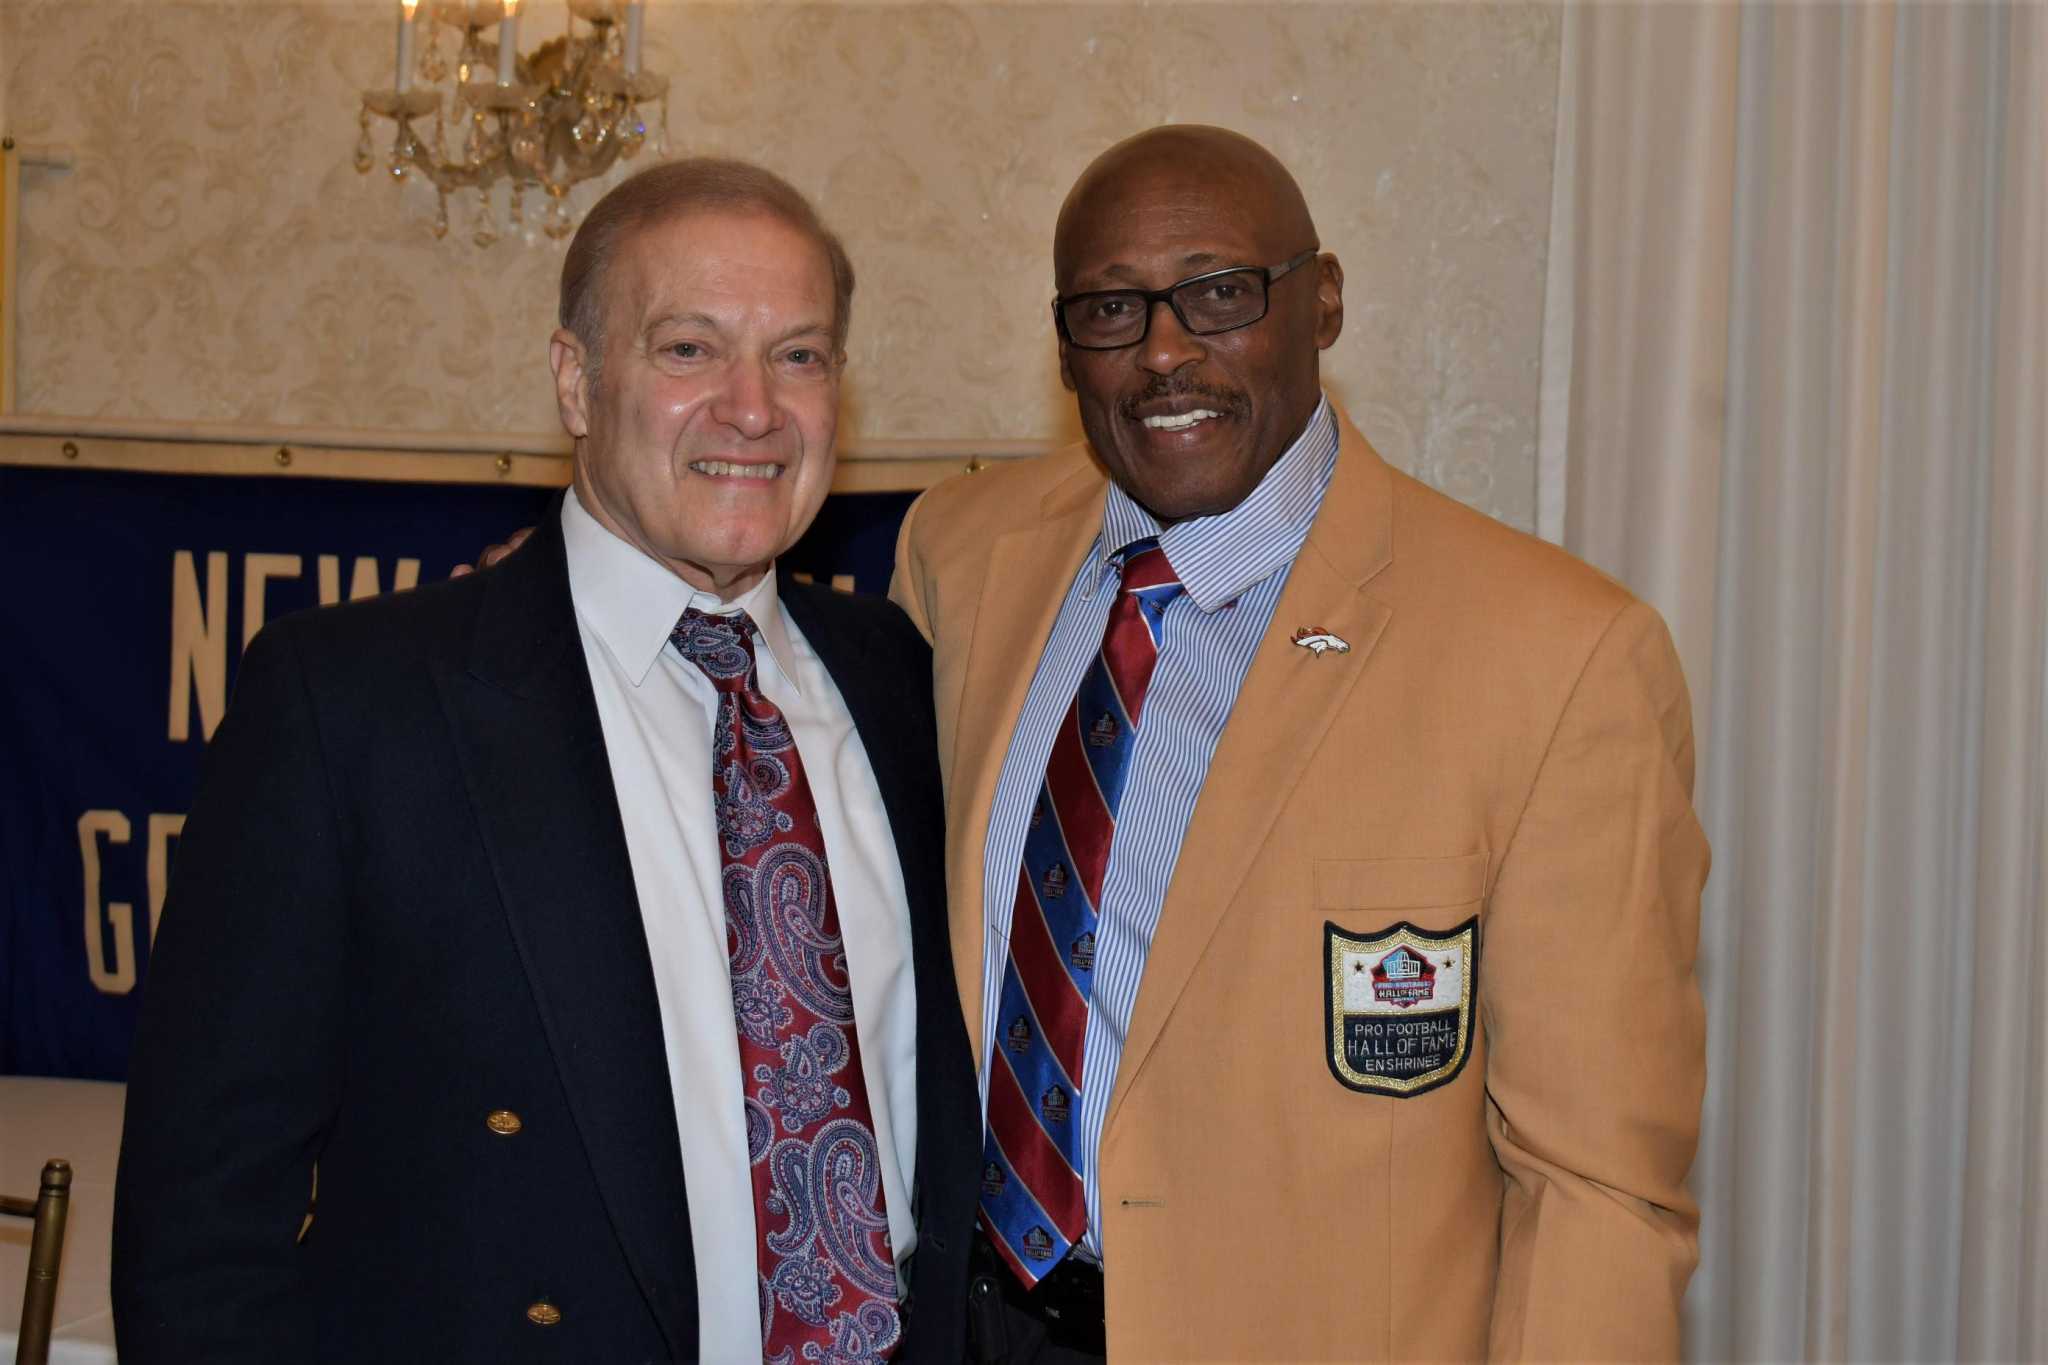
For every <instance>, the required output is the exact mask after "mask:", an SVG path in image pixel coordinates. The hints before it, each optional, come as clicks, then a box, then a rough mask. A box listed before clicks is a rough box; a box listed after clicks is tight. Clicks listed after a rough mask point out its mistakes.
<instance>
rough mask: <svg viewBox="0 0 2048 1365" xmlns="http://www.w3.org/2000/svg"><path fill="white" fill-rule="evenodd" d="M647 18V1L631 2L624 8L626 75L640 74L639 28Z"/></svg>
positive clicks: (635, 0)
mask: <svg viewBox="0 0 2048 1365" xmlns="http://www.w3.org/2000/svg"><path fill="white" fill-rule="evenodd" d="M646 17H647V0H631V2H630V3H629V4H628V5H627V6H626V74H627V75H628V76H637V75H639V74H640V28H641V25H642V23H643V22H644V21H645V19H646Z"/></svg>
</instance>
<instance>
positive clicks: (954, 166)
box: [0, 0, 1559, 527]
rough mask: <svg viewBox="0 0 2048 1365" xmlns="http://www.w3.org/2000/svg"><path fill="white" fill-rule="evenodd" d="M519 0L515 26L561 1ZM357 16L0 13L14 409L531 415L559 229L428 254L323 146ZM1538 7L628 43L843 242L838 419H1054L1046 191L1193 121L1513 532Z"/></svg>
mask: <svg viewBox="0 0 2048 1365" xmlns="http://www.w3.org/2000/svg"><path fill="white" fill-rule="evenodd" d="M528 9H529V14H530V17H529V18H528V20H527V21H526V45H527V46H528V47H529V48H530V47H531V46H532V45H533V44H534V43H535V42H537V41H538V40H539V38H540V37H541V36H544V35H545V34H546V33H548V32H550V31H551V30H552V28H553V26H554V25H556V24H558V23H560V22H561V20H560V17H559V16H561V15H562V14H563V12H564V7H563V5H562V3H561V0H530V3H529V6H528ZM393 26H394V25H393V13H392V10H391V7H390V6H387V5H385V4H383V3H368V0H307V2H306V3H279V2H278V0H261V2H260V3H258V2H255V0H242V2H241V3H189V2H187V0H0V66H4V68H5V70H4V72H0V98H4V101H5V107H4V115H5V126H6V128H7V130H8V131H10V132H11V133H13V134H14V136H15V137H16V138H18V139H21V140H24V141H32V142H40V143H58V144H65V145H68V146H70V147H71V148H72V149H73V150H74V151H75V153H76V162H75V165H74V166H73V167H72V168H71V169H69V170H47V169H35V168H30V169H29V170H27V171H26V173H25V175H24V187H23V196H22V197H23V203H22V212H21V220H20V222H21V229H20V230H21V272H22V273H21V279H20V282H19V283H20V299H19V308H20V312H19V315H18V316H19V323H20V328H21V331H20V339H19V347H18V350H19V355H18V377H19V382H18V388H17V394H18V406H19V408H20V409H21V410H22V411H25V412H32V413H46V414H61V415H69V416H112V417H135V418H149V417H156V418H164V419H173V420H182V421H208V422H261V423H305V424H320V425H339V426H349V427H392V428H401V429H411V430H417V431H435V430H466V431H550V430H553V429H554V428H555V419H554V410H553V404H552V399H551V396H550V391H549V386H548V382H547V375H546V366H545V345H544V342H545V338H546V335H547V331H548V328H549V325H550V317H551V312H552V306H553V280H554V275H555V272H556V270H557V269H558V266H559V261H560V252H561V247H560V246H559V245H558V244H556V243H554V242H551V241H549V240H548V239H547V238H545V237H543V236H541V235H539V234H538V233H533V234H531V238H530V240H521V239H519V238H514V237H507V238H505V239H503V240H500V241H499V242H497V243H496V244H494V245H492V246H489V247H487V248H481V249H480V248H478V247H477V246H475V245H474V244H473V243H472V242H471V241H470V240H469V234H468V231H467V224H468V220H469V212H468V209H469V206H468V204H466V203H465V204H460V205H458V206H457V209H456V212H455V214H454V219H455V231H453V232H451V233H450V234H449V235H448V237H447V238H446V239H444V240H441V241H436V240H434V239H433V237H432V236H431V235H430V234H429V233H428V230H427V225H428V222H429V219H430V218H431V216H432V212H433V196H432V193H431V192H430V191H429V190H427V189H426V188H425V187H424V186H411V187H407V188H404V189H400V188H398V187H395V186H393V185H392V184H391V183H390V182H389V180H388V178H386V177H384V176H383V175H381V174H373V175H371V176H360V175H358V174H357V173H356V171H355V169H354V167H353V165H352V164H351V157H352V153H353V148H354V145H355V141H356V137H357V126H356V110H357V107H358V102H357V96H356V91H357V90H358V89H359V88H360V87H363V86H366V85H377V84H382V85H388V84H389V83H390V76H391V71H390V63H391V50H392V31H393ZM1558 31H1559V21H1558V14H1557V11H1556V9H1555V8H1554V7H1553V6H1551V5H1534V4H1527V5H1524V4H1507V5H1495V6H1484V5H1423V4H1390V5H1381V4H1342V3H1314V4H1306V3H1305V4H1210V3H1185V4H1161V3H1089V4H1051V3H1011V4H993V3H956V4H935V3H918V4H903V3H898V4H851V3H840V4H811V3H745V4H741V3H683V2H682V0H668V2H667V3H664V0H653V4H652V5H651V6H650V10H649V14H648V20H647V54H648V57H647V62H648V66H649V67H650V68H651V69H654V70H658V71H664V72H666V73H668V74H669V75H670V76H671V77H672V79H673V81H674V91H675V93H674V96H673V98H672V102H671V108H670V111H669V132H670V139H671V143H672V146H673V147H674V149H675V150H676V151H678V152H690V151H699V150H702V151H715V152H721V153H728V154H734V155H739V156H745V157H750V158H754V159H757V160H760V161H763V162H766V163H767V164H769V165H771V166H774V167H775V168H777V169H778V170H780V171H782V172H783V173H784V174H786V175H788V176H789V177H790V178H791V179H792V180H794V181H795V182H796V183H797V184H798V185H799V186H801V187H802V188H804V189H805V190H807V191H809V192H811V193H812V194H814V195H816V196H817V197H818V198H819V200H820V201H821V204H822V206H823V207H824V209H825V212H826V214H827V216H828V218H829V219H830V220H831V221H832V222H833V223H834V224H835V225H836V226H837V227H838V228H839V230H840V232H841V233H842V235H844V236H845V238H846V239H847V243H848V246H849V247H850V249H851V251H852V253H853V256H854V259H855V262H856V264H857V266H858V268H859V270H860V273H861V286H860V293H859V295H858V298H857V304H856V309H855V318H854V327H853V337H852V341H851V350H852V355H853V368H852V370H851V371H850V374H849V383H848V403H849V411H848V414H847V422H846V426H845V430H846V431H847V433H848V434H849V436H851V437H853V438H855V439H858V438H861V437H867V438H871V439H874V438H898V437H926V438H940V439H960V440H973V439H976V438H994V437H1053V436H1066V435H1070V434H1073V433H1075V432H1076V431H1077V429H1078V428H1077V423H1076V421H1075V418H1074V415H1073V411H1072V406H1071V403H1070V401H1069V400H1068V399H1067V396H1066V395H1065V394H1064V393H1063V392H1062V390H1061V389H1060V387H1059V380H1058V374H1057V371H1056V368H1055V364H1054V354H1053V344H1052V334H1051V325H1050V320H1049V317H1048V314H1047V311H1046V306H1045V305H1046V300H1047V299H1048V298H1049V297H1050V295H1051V292H1052V291H1051V267H1050V239H1051V229H1052V222H1053V216H1054V213H1055V211H1056V209H1057V207H1058V204H1059V200H1060V198H1061V196H1062V195H1063V194H1064V193H1065V190H1066V188H1067V186H1068V184H1069V183H1070V182H1071V181H1072V179H1073V177H1074V175H1075V174H1076V173H1077V172H1078V171H1079V170H1080V168H1081V167H1082V166H1083V165H1084V164H1086V162H1087V161H1088V160H1089V159H1090V158H1091V157H1092V156H1093V155H1094V154H1095V153H1096V152H1098V151H1099V150H1101V149H1102V148H1103V147H1105V146H1107V145H1108V144H1109V143H1111V142H1112V141H1115V140H1116V139H1117V138H1119V137H1122V136H1124V135H1126V134H1128V133H1131V132H1133V131H1136V130H1138V129H1141V128H1144V127H1147V126H1149V125H1151V124H1154V123H1160V122H1167V121H1200V122H1213V123H1222V124H1226V125H1228V126H1231V127H1235V128H1238V129H1241V130H1242V131H1244V132H1247V133H1249V134H1251V135H1252V136H1254V137H1256V138H1259V139H1260V140H1261V141H1264V142H1265V143H1266V144H1267V145H1269V146H1271V147H1272V148H1273V149H1274V150H1275V151H1276V152H1278V153H1279V155H1280V156H1281V158H1282V159H1283V160H1284V161H1286V162H1287V163H1288V164H1289V165H1290V166H1291V167H1292V168H1293V169H1294V171H1295V173H1296V174H1297V176H1298V177H1299V178H1300V180H1301V182H1302V184H1303V186H1304V187H1305V189H1306V190H1307V192H1308V196H1309V201H1310V205H1311V207H1312V209H1313V210H1314V212H1315V214H1316V218H1317V222H1318V226H1319V228H1320V229H1321V231H1322V235H1323V244H1324V246H1325V247H1326V248H1327V249H1330V250H1334V251H1336V252H1337V253H1338V255H1339V257H1340V259H1341V260H1342V261H1343V262H1344V266H1345V271H1346V276H1347V284H1346V290H1345V294H1346V302H1347V320H1346V327H1345V332H1344V337H1343V339H1342V340H1341V341H1340V342H1339V343H1338V345H1337V346H1336V348H1335V349H1334V350H1332V351H1331V352H1330V354H1329V355H1328V356H1327V357H1326V360H1325V375H1326V380H1327V383H1328V384H1329V386H1330V388H1331V389H1332V390H1333V391H1334V392H1335V393H1336V394H1337V396H1338V397H1339V398H1340V399H1341V400H1342V401H1343V402H1344V403H1345V404H1346V405H1347V406H1348V408H1349V410H1350V412H1351V415H1352V416H1353V418H1354V419H1355V420H1356V421H1357V422H1358V423H1359V425H1360V426H1361V427H1362V428H1363V429H1364V430H1365V432H1366V433H1367V435H1369V436H1370V437H1371V438H1372V439H1373V441H1374V442H1375V443H1376V444H1377V445H1378V446H1379V448H1380V449H1381V450H1382V451H1383V452H1384V453H1385V454H1386V455H1387V456H1388V457H1389V458H1390V459H1392V460H1394V461H1395V462H1396V463H1398V464H1399V465H1401V466H1402V467H1404V468H1407V469H1410V470H1414V471H1417V472H1419V473H1421V474H1422V475H1423V476H1424V477H1426V478H1428V479H1429V480H1430V481H1432V482H1433V483H1435V484H1437V485H1438V486H1440V487H1443V488H1445V489H1447V490H1448V491H1450V492H1452V493H1453V494H1455V495H1457V496H1458V497H1461V498H1463V499H1465V500H1466V501H1467V502H1470V503H1472V504H1474V505H1475V506H1478V507H1480V508H1483V509H1484V510H1486V511H1488V512H1491V513H1493V514H1494V515H1496V516H1499V517H1501V518H1502V519H1504V520H1506V521H1509V522H1511V523H1514V524H1516V525H1519V526H1523V527H1527V526H1529V525H1530V524H1531V523H1532V522H1533V520H1534V497H1535V493H1534V487H1535V473H1534V471H1535V441H1536V394H1537V356H1538V343H1539V331H1540V324H1541V317H1542V304H1543V267H1544V260H1543V254H1544V244H1545V233H1546V231H1547V224H1548V215H1549V187H1550V153H1551V138H1552V131H1553V129H1552V120H1553V109H1554V101H1555V89H1556V77H1557V50H1558ZM379 154H380V157H381V154H382V146H381V144H380V149H379ZM588 194H589V191H588V190H586V191H585V193H584V194H583V195H581V196H579V198H578V200H577V203H578V205H579V207H580V205H581V204H582V203H583V202H587V198H588ZM538 216H539V215H538V213H534V214H532V215H530V217H531V218H532V219H534V220H537V219H538Z"/></svg>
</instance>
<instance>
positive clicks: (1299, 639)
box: [1294, 626, 1351, 659]
mask: <svg viewBox="0 0 2048 1365" xmlns="http://www.w3.org/2000/svg"><path fill="white" fill-rule="evenodd" d="M1294 643H1296V644H1298V645H1300V646H1301V647H1302V648H1303V649H1305V650H1307V651H1308V652H1309V653H1311V654H1313V655H1315V656H1316V657H1317V658H1318V659H1320V658H1322V657H1323V655H1325V654H1349V653H1350V652H1351V642H1350V641H1349V640H1347V639H1345V638H1344V637H1343V636H1341V635H1332V634H1330V632H1329V631H1327V630H1324V629H1323V628H1322V627H1321V626H1303V627H1302V628H1301V629H1300V630H1297V631H1295V632H1294Z"/></svg>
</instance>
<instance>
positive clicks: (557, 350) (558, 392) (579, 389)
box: [548, 327, 590, 441]
mask: <svg viewBox="0 0 2048 1365" xmlns="http://www.w3.org/2000/svg"><path fill="white" fill-rule="evenodd" d="M548 368H549V369H551V370H553V371H554V372H555V411H556V412H557V413H559V414H560V415H561V418H562V430H564V431H566V432H568V433H569V434H570V435H571V436H573V437H575V438H576V439H577V440H579V441H580V440H582V439H583V438H584V437H585V436H588V435H589V434H590V383H589V375H590V372H589V370H588V369H587V368H586V356H585V353H584V349H583V339H582V338H581V337H579V336H577V335H576V334H575V333H574V332H572V331H570V330H569V329H568V328H566V327H557V328H556V329H555V330H554V334H553V335H551V336H550V337H548Z"/></svg>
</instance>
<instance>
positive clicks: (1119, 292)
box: [1052, 247, 1316, 351]
mask: <svg viewBox="0 0 2048 1365" xmlns="http://www.w3.org/2000/svg"><path fill="white" fill-rule="evenodd" d="M1315 258H1316V252H1315V248H1314V247H1310V248H1309V249H1308V250H1307V251H1304V252H1302V253H1301V254H1300V255H1299V256H1296V257H1295V258H1294V259H1293V260H1291V261H1283V262H1281V263H1280V264H1279V265H1268V266H1257V265H1239V266H1232V267H1231V268H1230V269H1228V270H1212V271H1210V272H1209V273H1208V274H1206V275H1193V276H1190V277H1189V278H1187V279H1185V280H1182V281H1180V282H1179V283H1178V284H1169V285H1168V286H1166V288H1164V289H1096V290H1091V291H1090V292H1088V293H1086V294H1067V295H1064V296H1062V297H1060V298H1056V299H1054V300H1053V301H1052V316H1053V322H1054V324H1055V325H1056V326H1057V327H1058V328H1059V329H1060V336H1061V337H1062V338H1063V339H1064V340H1065V341H1066V342H1067V344H1068V345H1070V346H1078V347H1079V348H1080V349H1082V350H1084V351H1120V350H1122V349H1123V348H1124V347H1126V346H1135V345H1137V344H1138V343H1139V342H1141V341H1143V340H1144V339H1145V334H1146V333H1147V332H1150V331H1151V330H1152V309H1153V306H1154V305H1156V304H1159V303H1162V302H1163V303H1165V304H1166V306H1167V307H1168V308H1171V309H1172V310H1173V315H1174V317H1176V318H1178V319H1179V320H1180V325H1181V329H1182V330H1183V331H1185V332H1186V333H1187V334H1188V335H1189V336H1198V337H1206V336H1214V335H1216V333H1218V332H1231V331H1235V330H1237V329H1238V328H1240V327H1249V326H1251V325H1252V324H1253V323H1255V322H1257V321H1258V320H1259V319H1260V318H1262V317H1264V316H1266V294H1267V291H1268V290H1270V289H1271V288H1272V287H1273V281H1275V280H1277V279H1279V278H1280V277H1281V276H1282V275H1285V274H1286V273H1287V272H1288V271H1290V270H1293V269H1295V268H1297V267H1299V266H1303V265H1307V264H1308V263H1309V262H1310V261H1312V260H1314V259H1315Z"/></svg>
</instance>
